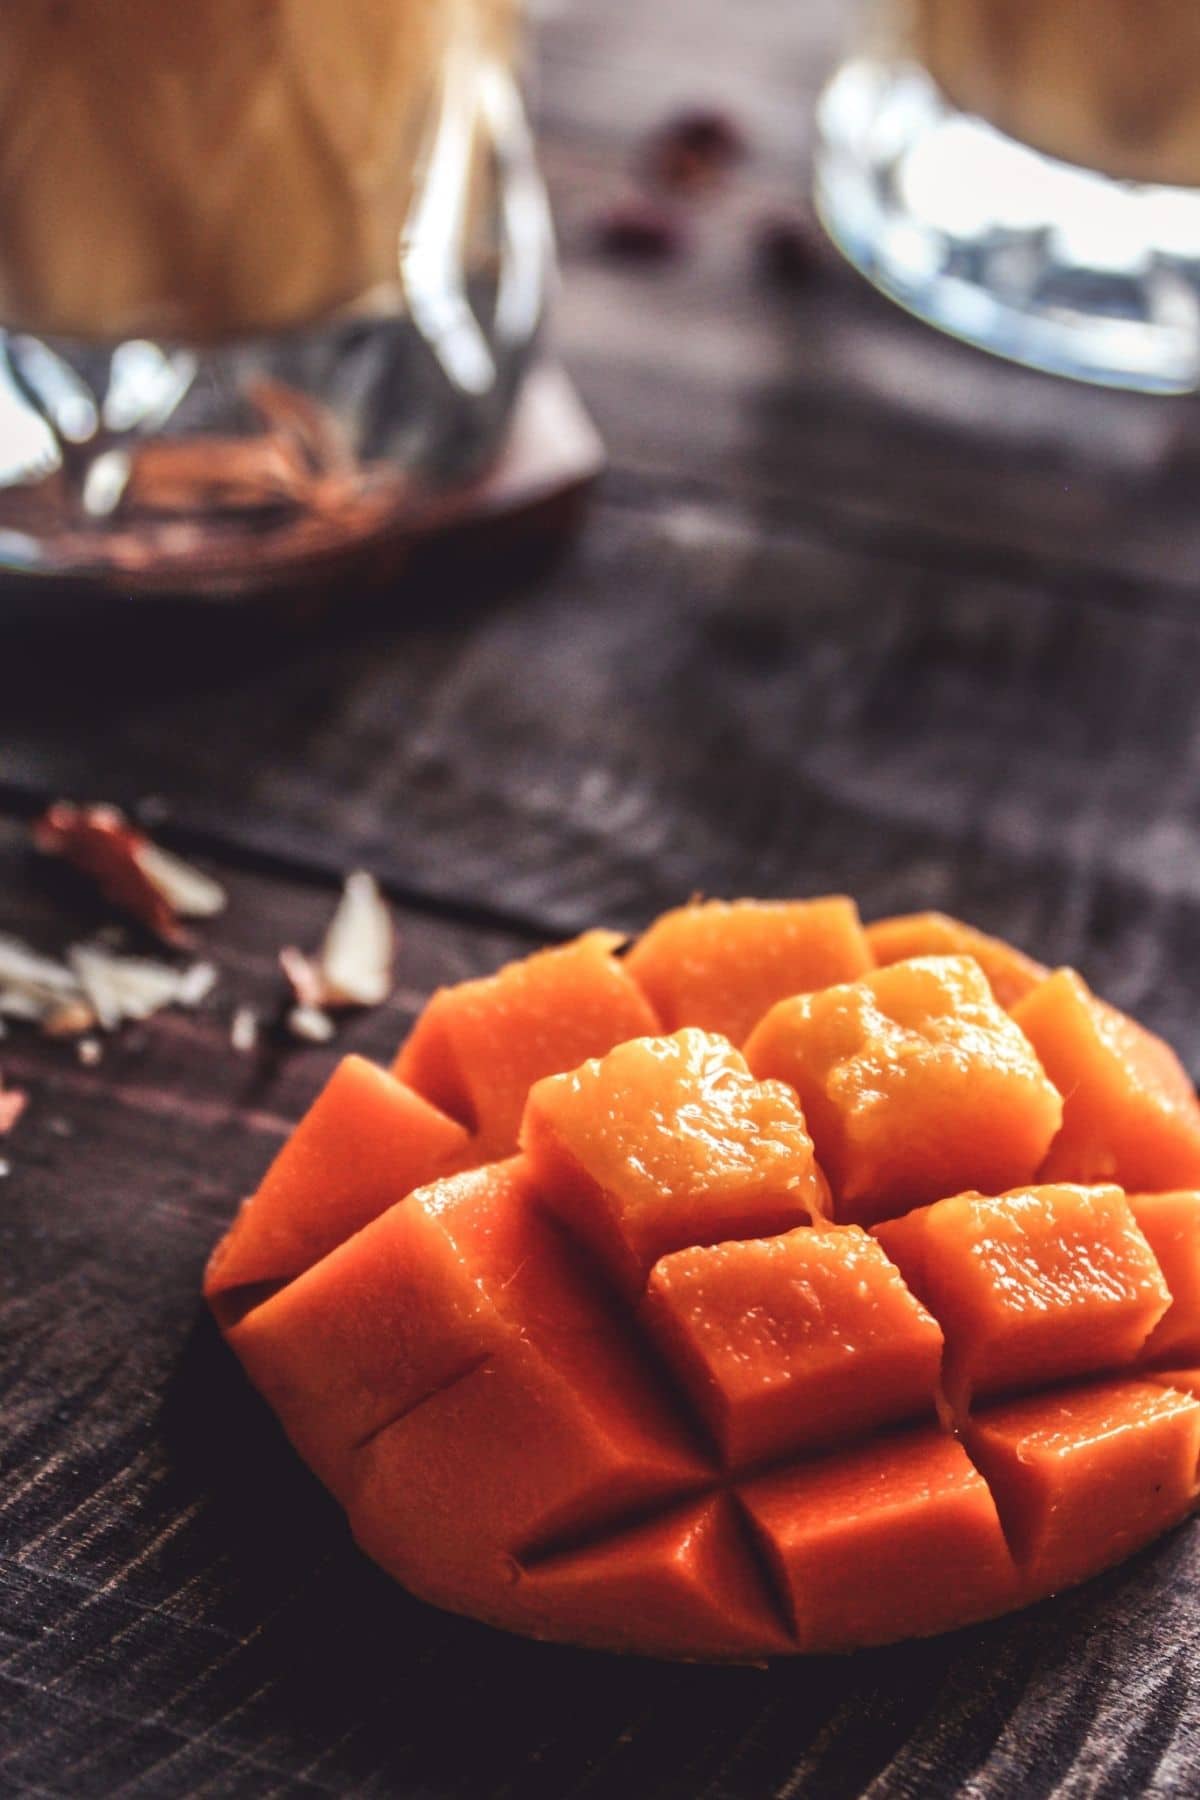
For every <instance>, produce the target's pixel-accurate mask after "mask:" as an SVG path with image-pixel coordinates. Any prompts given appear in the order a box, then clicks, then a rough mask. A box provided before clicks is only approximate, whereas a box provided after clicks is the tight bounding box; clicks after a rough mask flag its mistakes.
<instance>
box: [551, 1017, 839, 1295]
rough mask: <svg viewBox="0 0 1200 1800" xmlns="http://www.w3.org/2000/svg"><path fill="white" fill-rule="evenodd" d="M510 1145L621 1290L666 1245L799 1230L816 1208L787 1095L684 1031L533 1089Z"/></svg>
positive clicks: (810, 1171) (811, 1172) (712, 1040)
mask: <svg viewBox="0 0 1200 1800" xmlns="http://www.w3.org/2000/svg"><path fill="white" fill-rule="evenodd" d="M521 1143H522V1147H523V1149H524V1150H525V1152H526V1154H527V1155H528V1157H529V1159H530V1163H531V1165H532V1170H533V1178H534V1181H535V1183H536V1184H537V1186H538V1188H539V1189H540V1191H541V1192H542V1193H543V1194H544V1196H545V1198H546V1202H547V1204H548V1205H550V1206H551V1207H553V1209H554V1210H555V1212H557V1213H558V1214H559V1216H560V1217H561V1218H562V1220H563V1222H564V1224H566V1225H567V1226H568V1227H569V1229H570V1230H572V1231H573V1232H575V1233H576V1234H577V1235H578V1236H579V1238H580V1239H581V1241H582V1242H584V1243H585V1244H587V1245H588V1246H589V1247H590V1248H591V1250H592V1251H593V1253H594V1255H595V1256H596V1257H597V1258H598V1260H599V1261H600V1262H601V1264H602V1265H603V1266H604V1267H606V1268H607V1269H608V1271H609V1273H610V1275H611V1277H612V1279H613V1280H614V1281H615V1282H616V1284H617V1285H618V1287H620V1288H622V1289H623V1290H625V1291H626V1292H628V1293H630V1294H636V1293H638V1292H639V1291H640V1290H641V1288H642V1286H643V1285H644V1283H645V1279H646V1276H647V1275H648V1273H649V1271H650V1269H651V1268H652V1267H653V1265H654V1263H655V1262H657V1261H658V1258H659V1257H660V1256H664V1255H666V1254H667V1253H668V1252H669V1251H671V1250H679V1249H682V1248H683V1247H684V1246H686V1245H689V1244H696V1243H716V1242H718V1241H719V1240H720V1239H722V1238H736V1237H742V1238H745V1237H754V1236H759V1235H767V1234H769V1233H772V1232H777V1231H782V1230H786V1229H787V1228H788V1227H789V1226H792V1225H797V1224H806V1223H808V1221H809V1220H810V1219H811V1218H812V1217H813V1216H814V1215H815V1214H817V1213H818V1212H819V1210H820V1209H821V1208H822V1207H823V1205H824V1202H825V1185H824V1182H823V1180H822V1178H821V1176H820V1174H819V1172H818V1170H817V1168H816V1165H815V1163H814V1160H813V1148H812V1140H811V1139H810V1137H809V1135H808V1132H807V1131H806V1129H805V1125H804V1120H803V1118H802V1116H801V1114H800V1111H799V1108H798V1107H797V1105H796V1102H795V1100H794V1099H793V1097H792V1095H791V1094H789V1093H788V1091H787V1089H786V1088H784V1087H782V1086H780V1085H779V1084H778V1083H774V1082H756V1081H754V1080H753V1079H752V1077H751V1075H750V1073H749V1071H748V1069H747V1068H746V1064H745V1062H744V1061H743V1059H742V1057H741V1056H740V1055H739V1054H738V1052H737V1051H736V1050H734V1049H732V1048H731V1046H730V1045H729V1044H727V1043H725V1042H724V1040H723V1039H721V1038H718V1037H713V1036H711V1035H709V1034H707V1033H705V1032H702V1031H696V1030H692V1029H685V1030H683V1031H677V1032H675V1033H674V1034H673V1035H672V1036H671V1037H662V1038H637V1039H634V1040H633V1041H632V1042H630V1043H628V1044H622V1045H620V1046H619V1047H618V1048H617V1049H616V1050H612V1051H610V1052H609V1054H608V1055H607V1056H605V1057H601V1058H598V1059H596V1060H594V1061H592V1062H588V1063H584V1065H583V1066H582V1068H579V1069H575V1070H573V1071H572V1072H571V1073H570V1074H566V1075H555V1076H552V1077H549V1078H548V1079H547V1080H545V1081H541V1082H539V1083H538V1084H537V1085H536V1086H535V1087H534V1088H533V1090H532V1092H531V1093H530V1095H529V1102H528V1105H527V1107H526V1110H525V1120H524V1124H523V1126H522V1129H521Z"/></svg>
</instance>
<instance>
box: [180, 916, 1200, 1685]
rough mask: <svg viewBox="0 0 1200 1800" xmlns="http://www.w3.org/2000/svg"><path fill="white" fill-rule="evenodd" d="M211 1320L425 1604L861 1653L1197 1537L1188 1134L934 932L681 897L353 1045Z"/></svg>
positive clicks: (596, 1630)
mask: <svg viewBox="0 0 1200 1800" xmlns="http://www.w3.org/2000/svg"><path fill="white" fill-rule="evenodd" d="M206 1294H207V1297H208V1299H209V1302H210V1304H211V1306H212V1308H213V1310H214V1312H215V1314H216V1316H217V1319H218V1321H219V1322H220V1324H221V1326H222V1329H223V1330H224V1332H225V1334H226V1336H227V1338H228V1340H229V1342H230V1343H231V1345H232V1346H233V1348H234V1350H235V1351H236V1352H237V1354H238V1356H239V1357H240V1358H241V1360H242V1362H243V1364H244V1366H245V1368H246V1370H247V1373H248V1374H249V1376H250V1378H251V1380H252V1381H253V1382H254V1383H255V1385H256V1386H257V1387H258V1388H259V1390H260V1391H261V1392H262V1394H263V1395H264V1396H265V1397H266V1399H267V1400H268V1401H269V1402H270V1404H271V1405H272V1406H273V1407H274V1409H275V1411H276V1413H277V1414H278V1416H279V1418H280V1420H281V1422H282V1424H283V1427H284V1429H285V1431H286V1432H287V1434H288V1436H289V1437H290V1438H291V1440H292V1442H293V1444H294V1445H295V1447H296V1449H297V1450H298V1451H299V1453H300V1454H301V1455H302V1456H303V1457H304V1458H305V1460H306V1461H307V1462H308V1463H309V1465H310V1466H311V1467H312V1468H313V1469H314V1471H315V1472H316V1473H317V1474H318V1476H319V1477H320V1478H321V1480H322V1481H324V1482H325V1483H326V1485H327V1486H328V1487H329V1488H330V1489H331V1491H332V1492H333V1493H334V1494H335V1495H336V1496H337V1498H338V1499H339V1501H340V1502H341V1503H342V1505H343V1506H344V1507H345V1509H346V1512H347V1514H348V1516H349V1519H350V1523H351V1527H352V1529H353V1532H354V1535H355V1537H356V1538H357V1540H358V1542H359V1543H360V1545H361V1546H362V1547H363V1549H364V1550H365V1551H366V1552H367V1553H368V1554H369V1555H371V1556H373V1557H374V1558H375V1559H376V1560H377V1561H378V1562H379V1563H380V1564H381V1565H382V1566H383V1567H384V1568H385V1569H386V1570H388V1571H389V1572H390V1573H391V1574H392V1575H394V1576H395V1577H396V1578H397V1579H398V1580H400V1581H401V1582H403V1583H404V1584H405V1585H406V1586H407V1587H409V1588H410V1589H411V1590H412V1592H413V1593H415V1594H417V1595H419V1596H420V1597H422V1598H423V1599H426V1600H428V1601H430V1602H432V1603H434V1604H436V1605H439V1606H443V1607H446V1608H448V1609H450V1610H453V1611H456V1612H461V1613H466V1614H469V1615H470V1616H472V1617H474V1618H477V1619H481V1620H484V1621H486V1622H488V1623H490V1624H493V1625H497V1626H501V1627H505V1628H507V1629H510V1630H514V1631H519V1632H522V1633H525V1634H528V1635H531V1636H536V1637H543V1638H550V1639H558V1640H562V1641H566V1642H572V1643H578V1644H584V1645H589V1646H594V1647H598V1648H605V1649H613V1650H623V1651H630V1652H638V1653H642V1654H646V1655H653V1656H660V1657H676V1658H693V1659H709V1660H717V1661H756V1660H759V1659H761V1658H763V1657H766V1656H770V1655H776V1654H787V1653H795V1652H797V1651H816V1650H849V1649H854V1648H856V1647H858V1646H860V1645H867V1644H878V1643H886V1642H889V1641H892V1640H895V1639H898V1638H903V1637H908V1636H914V1635H922V1634H927V1633H932V1632H938V1631H942V1630H946V1629H948V1628H951V1627H954V1626H958V1625H963V1624H967V1623H970V1622H972V1621H974V1620H978V1619H983V1618H987V1617H990V1616H992V1615H995V1614H998V1613H1002V1612H1006V1611H1008V1610H1011V1609H1013V1608H1015V1607H1018V1606H1023V1605H1025V1604H1027V1603H1028V1602H1029V1601H1031V1600H1033V1599H1036V1598H1039V1597H1041V1596H1044V1595H1047V1594H1050V1593H1053V1592H1055V1591H1056V1590H1057V1589H1059V1588H1062V1587H1064V1586H1067V1585H1070V1584H1072V1583H1075V1582H1078V1581H1082V1580H1084V1579H1085V1578H1086V1577H1088V1576H1089V1575H1091V1574H1094V1573H1095V1572H1097V1571H1098V1570H1100V1569H1103V1568H1105V1567H1108V1566H1109V1565H1111V1564H1112V1563H1114V1562H1116V1561H1119V1560H1120V1559H1121V1558H1123V1557H1125V1556H1126V1555H1128V1554H1130V1553H1131V1552H1132V1551H1133V1550H1135V1549H1137V1548H1138V1547H1140V1546H1141V1545H1143V1544H1145V1543H1147V1542H1148V1541H1149V1540H1150V1539H1151V1538H1153V1537H1155V1536H1157V1535H1158V1534H1159V1533H1161V1532H1163V1531H1165V1530H1166V1529H1168V1528H1169V1527H1170V1526H1172V1525H1174V1524H1176V1523H1177V1522H1178V1521H1179V1520H1181V1519H1182V1518H1183V1517H1184V1516H1185V1515H1186V1514H1187V1513H1188V1512H1189V1511H1190V1510H1191V1508H1192V1506H1193V1504H1194V1502H1195V1499H1196V1494H1197V1465H1198V1461H1200V1104H1198V1102H1197V1099H1196V1095H1195V1092H1194V1090H1193V1089H1192V1087H1191V1084H1190V1082H1189V1081H1188V1079H1187V1077H1186V1075H1185V1074H1184V1072H1183V1070H1182V1068H1181V1067H1180V1065H1179V1063H1178V1061H1177V1060H1176V1058H1175V1057H1174V1055H1173V1053H1172V1052H1171V1051H1170V1050H1169V1049H1168V1047H1167V1046H1166V1045H1165V1044H1163V1043H1162V1042H1161V1041H1160V1040H1159V1039H1157V1038H1154V1037H1152V1036H1151V1034H1150V1033H1148V1032H1147V1031H1145V1030H1144V1029H1143V1028H1142V1027H1141V1026H1140V1025H1137V1024H1135V1023H1134V1021H1133V1020H1131V1019H1128V1018H1126V1017H1125V1016H1124V1015H1122V1014H1119V1013H1117V1012H1116V1011H1115V1010H1114V1009H1113V1008H1111V1007H1109V1006H1108V1005H1107V1004H1106V1003H1105V1002H1103V1001H1101V1000H1099V999H1097V998H1096V997H1095V996H1094V995H1093V994H1092V993H1091V992H1090V990H1089V989H1088V988H1087V987H1086V985H1085V984H1084V983H1083V981H1082V980H1081V978H1080V977H1079V976H1078V975H1076V974H1075V973H1074V972H1073V971H1070V970H1058V971H1056V972H1054V973H1051V972H1049V971H1047V970H1044V969H1043V968H1042V967H1041V965H1039V964H1037V963H1035V962H1034V961H1033V960H1032V959H1031V958H1030V957H1027V956H1025V955H1024V954H1023V953H1022V952H1020V951H1018V950H1015V949H1013V948H1012V947H1010V946H1008V945H1006V944H1004V943H1002V942H1001V941H1000V940H998V939H995V938H991V937H987V936H985V935H984V934H983V933H981V932H978V931H976V930H974V928H972V927H970V926H967V925H963V924H960V923H959V922H958V921H955V920H952V919H948V918H946V917H944V916H943V915H941V914H933V913H925V914H912V915H909V916H907V917H905V918H898V919H892V920H883V921H880V922H879V923H878V924H876V925H873V926H870V927H868V928H867V929H865V930H864V928H863V927H862V925H861V923H860V921H859V919H858V914H857V911H856V909H855V908H854V906H853V903H852V902H851V901H849V900H846V899H844V898H840V897H839V898H833V899H823V900H815V901H797V902H770V903H763V904H759V903H756V902H754V901H737V902H733V903H724V902H710V903H698V904H693V905H692V906H689V907H685V908H681V909H678V910H677V911H675V912H672V913H668V914H666V915H665V916H664V917H663V918H662V919H660V920H659V921H658V922H657V923H656V924H654V925H652V926H651V928H650V929H649V931H647V932H646V933H645V935H644V936H643V937H642V938H641V939H640V940H638V942H637V943H635V944H634V945H633V947H632V948H631V949H630V950H629V951H628V953H626V954H623V953H622V946H621V943H620V940H619V939H618V938H616V937H615V936H614V935H613V934H610V933H604V932H591V933H588V934H586V935H585V936H584V937H582V938H580V939H578V940H576V941H575V942H574V943H571V944H567V945H564V946H561V947H559V948H556V949H552V950H548V951H541V952H538V953H537V954H536V955H534V956H532V957H530V958H527V959H526V960H525V961H524V962H519V963H513V964H510V965H508V967H506V968H504V969H501V970H500V971H499V972H498V973H497V974H495V975H492V976H488V977H485V978H482V979H479V980H475V981H469V982H465V983H462V984H461V985H460V986H458V987H454V988H447V989H443V990H441V991H440V992H439V993H437V994H436V995H434V997H433V998H432V1000H431V1001H430V1003H429V1005H428V1006H427V1007H426V1009H425V1011H424V1013H423V1014H422V1015H421V1017H420V1018H419V1019H418V1021H417V1023H416V1025H415V1027H414V1029H413V1031H412V1033H411V1034H410V1036H409V1038H408V1040H407V1042H406V1043H405V1045H404V1046H403V1047H402V1049H401V1050H400V1052H399V1055H398V1056H397V1059H396V1062H395V1065H394V1067H393V1070H392V1072H391V1073H387V1072H385V1071H383V1070H381V1069H378V1068H376V1067H375V1066H374V1065H372V1064H370V1063H367V1062H365V1061H364V1060H363V1059H361V1058H359V1057H347V1058H346V1059H345V1060H344V1061H343V1062H342V1063H341V1064H340V1066H339V1067H338V1069H337V1070H336V1071H335V1073H334V1075H333V1076H332V1077H331V1079H330V1081H329V1083H328V1084H327V1086H326V1088H325V1090H324V1092H323V1093H322V1094H321V1095H320V1096H319V1097H318V1099H317V1100H316V1101H315V1103H314V1104H313V1106H312V1108H311V1109H310V1111H309V1113H308V1114H307V1116H306V1117H305V1118H304V1119H303V1120H301V1122H300V1124H299V1125H298V1126H297V1127H296V1130H295V1132H294V1133H293V1135H292V1137H291V1138H290V1139H289V1141H288V1142H287V1144H285V1146H284V1147H283V1149H282V1150H281V1151H280V1153H279V1155H278V1156H277V1158H276V1160H275V1162H274V1164H273V1165H272V1167H271V1168H270V1169H269V1170H268V1172H267V1174H266V1176H265V1177H264V1180H263V1182H262V1185H261V1186H260V1188H259V1190H258V1192H257V1193H256V1194H255V1195H254V1196H252V1197H251V1198H250V1199H249V1200H248V1201H246V1202H245V1203H244V1205H243V1207H242V1209H241V1211H240V1212H239V1214H238V1216H237V1218H236V1219H235V1221H234V1223H233V1225H232V1227H231V1229H230V1231H229V1232H228V1234H227V1236H226V1237H225V1239H224V1240H223V1242H222V1243H221V1244H220V1245H219V1246H218V1247H217V1249H216V1251H215V1252H214V1254H213V1257H212V1260H211V1262H210V1265H209V1271H208V1276H207V1280H206Z"/></svg>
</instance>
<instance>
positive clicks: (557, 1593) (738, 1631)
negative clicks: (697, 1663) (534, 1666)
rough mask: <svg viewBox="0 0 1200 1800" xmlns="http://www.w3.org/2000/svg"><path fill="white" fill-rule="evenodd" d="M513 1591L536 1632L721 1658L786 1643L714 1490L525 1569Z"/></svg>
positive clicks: (757, 1653) (738, 1532)
mask: <svg viewBox="0 0 1200 1800" xmlns="http://www.w3.org/2000/svg"><path fill="white" fill-rule="evenodd" d="M518 1595H519V1598H520V1600H521V1601H522V1602H523V1603H524V1604H527V1605H529V1606H530V1607H531V1608H532V1610H533V1612H534V1614H535V1616H536V1618H537V1620H538V1624H539V1635H544V1636H553V1637H564V1638H567V1639H568V1640H569V1641H571V1642H573V1643H582V1644H587V1643H592V1642H597V1643H599V1644H601V1645H603V1646H605V1647H608V1648H614V1649H618V1650H620V1649H626V1650H637V1651H640V1652H641V1653H642V1654H643V1655H645V1654H647V1653H649V1654H650V1655H651V1656H655V1655H659V1656H678V1655H679V1654H680V1646H681V1645H684V1646H686V1654H687V1655H688V1656H693V1657H708V1658H715V1659H718V1660H722V1661H724V1660H729V1659H731V1658H732V1659H737V1660H739V1661H744V1660H748V1659H757V1658H759V1657H763V1656H770V1655H773V1654H775V1653H777V1652H779V1651H787V1650H790V1649H792V1647H793V1646H792V1642H791V1638H790V1636H789V1635H788V1633H787V1631H786V1630H785V1629H784V1627H783V1625H782V1622H781V1621H780V1619H779V1618H778V1616H777V1614H776V1612H775V1608H774V1604H773V1601H772V1598H771V1595H770V1593H769V1592H768V1590H767V1588H766V1586H765V1584H764V1582H763V1579H762V1576H761V1575H760V1573H759V1571H758V1568H757V1565H756V1562H755V1560H754V1557H753V1556H752V1555H751V1554H750V1552H749V1551H748V1549H747V1546H746V1541H745V1531H744V1527H742V1525H741V1524H740V1521H739V1519H738V1516H737V1513H736V1510H735V1508H734V1506H733V1503H732V1502H731V1501H730V1500H728V1499H726V1498H725V1497H723V1496H717V1497H716V1498H708V1499H705V1500H700V1501H695V1502H693V1503H692V1504H690V1505H689V1506H687V1507H684V1508H682V1509H681V1510H680V1511H678V1512H673V1513H670V1514H668V1515H667V1516H666V1517H665V1518H662V1519H654V1520H652V1521H650V1523H648V1524H645V1525H640V1526H637V1527H635V1529H634V1530H632V1531H629V1532H626V1533H623V1534H621V1535H619V1536H616V1537H612V1538H608V1539H605V1540H603V1541H602V1542H600V1543H598V1544H595V1545H592V1546H590V1547H588V1548H585V1549H582V1550H574V1551H568V1552H566V1553H564V1554H560V1555H558V1556H555V1557H552V1558H550V1559H549V1560H548V1561H546V1562H543V1563H541V1564H539V1565H537V1566H535V1567H533V1568H530V1569H526V1570H524V1571H523V1573H522V1579H521V1585H520V1588H519V1589H518Z"/></svg>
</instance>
